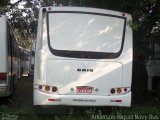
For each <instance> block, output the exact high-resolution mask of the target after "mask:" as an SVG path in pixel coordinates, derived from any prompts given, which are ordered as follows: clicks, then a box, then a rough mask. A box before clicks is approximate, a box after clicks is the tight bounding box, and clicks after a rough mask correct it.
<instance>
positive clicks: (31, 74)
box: [29, 41, 36, 76]
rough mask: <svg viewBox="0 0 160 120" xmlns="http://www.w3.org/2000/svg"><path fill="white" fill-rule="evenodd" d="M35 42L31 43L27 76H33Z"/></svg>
mask: <svg viewBox="0 0 160 120" xmlns="http://www.w3.org/2000/svg"><path fill="white" fill-rule="evenodd" d="M35 42H36V41H33V43H32V47H31V51H30V60H29V76H33V75H34V57H35Z"/></svg>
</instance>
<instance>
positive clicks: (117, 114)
mask: <svg viewBox="0 0 160 120" xmlns="http://www.w3.org/2000/svg"><path fill="white" fill-rule="evenodd" d="M0 114H1V116H0V119H2V118H3V117H4V116H7V117H15V118H16V117H18V118H17V119H18V120H94V119H97V120H109V119H110V120H116V119H122V120H126V119H133V118H134V119H137V120H138V119H142V120H149V119H151V118H153V119H155V120H159V119H160V108H159V107H155V106H147V105H140V106H133V107H131V108H107V107H105V108H104V107H103V108H102V107H100V108H99V107H97V108H94V107H92V108H88V107H87V108H83V107H82V108H80V107H78V108H76V107H74V108H70V109H69V110H67V112H66V113H62V114H60V113H56V114H51V113H50V114H46V113H41V112H37V111H36V110H35V109H34V108H33V107H32V106H31V107H29V106H28V107H27V106H22V107H9V106H5V105H3V106H1V107H0ZM13 120H15V119H13Z"/></svg>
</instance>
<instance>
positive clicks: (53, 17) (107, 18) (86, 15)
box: [34, 7, 132, 106]
mask: <svg viewBox="0 0 160 120" xmlns="http://www.w3.org/2000/svg"><path fill="white" fill-rule="evenodd" d="M130 20H131V16H130V15H128V14H125V13H121V12H115V11H110V10H103V9H95V8H80V7H48V8H42V9H41V10H40V15H39V23H38V35H37V43H36V54H35V74H34V105H76V106H130V105H131V78H132V77H131V76H132V30H131V28H130V27H129V26H128V24H127V23H128V22H129V21H130Z"/></svg>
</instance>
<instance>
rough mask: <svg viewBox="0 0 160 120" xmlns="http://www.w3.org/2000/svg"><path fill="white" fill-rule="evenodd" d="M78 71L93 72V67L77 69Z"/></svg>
mask: <svg viewBox="0 0 160 120" xmlns="http://www.w3.org/2000/svg"><path fill="white" fill-rule="evenodd" d="M77 71H78V72H93V69H80V68H78V69H77Z"/></svg>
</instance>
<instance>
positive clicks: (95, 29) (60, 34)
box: [47, 12, 126, 53]
mask: <svg viewBox="0 0 160 120" xmlns="http://www.w3.org/2000/svg"><path fill="white" fill-rule="evenodd" d="M47 19H48V37H49V44H50V46H51V47H52V48H53V49H54V50H63V51H79V52H81V51H82V52H96V53H100V52H101V53H118V52H119V51H120V50H121V47H122V43H123V39H124V29H125V24H126V23H125V18H124V17H119V16H112V15H106V14H94V13H76V12H75V13H74V12H71V13H69V12H68V13H66V12H65V13H63V12H54V13H53V12H51V13H48V18H47Z"/></svg>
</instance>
